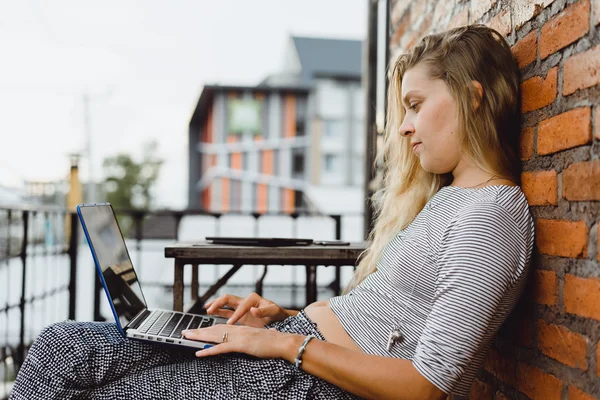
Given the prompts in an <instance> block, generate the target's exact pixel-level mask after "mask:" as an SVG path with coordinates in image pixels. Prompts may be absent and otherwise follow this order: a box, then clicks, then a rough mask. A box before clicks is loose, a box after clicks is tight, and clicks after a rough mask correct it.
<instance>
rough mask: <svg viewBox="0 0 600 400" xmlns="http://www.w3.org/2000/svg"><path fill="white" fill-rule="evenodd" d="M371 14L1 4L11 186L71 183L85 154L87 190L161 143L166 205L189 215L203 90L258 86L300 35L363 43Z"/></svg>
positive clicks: (262, 3)
mask: <svg viewBox="0 0 600 400" xmlns="http://www.w3.org/2000/svg"><path fill="white" fill-rule="evenodd" d="M367 4H368V1H367V0H296V1H291V0H238V1H235V0H171V1H166V0H160V1H159V0H143V1H132V0H118V1H114V0H103V1H91V0H89V1H88V0H46V1H43V0H19V1H17V0H14V1H11V0H0V54H1V55H2V56H1V58H2V61H1V62H0V110H1V111H0V137H2V145H1V146H0V185H3V186H8V187H19V186H21V185H22V183H23V181H25V180H29V181H54V180H62V179H66V177H67V175H68V171H69V166H70V161H69V154H71V153H82V154H83V155H84V156H85V158H82V159H81V162H80V172H81V176H82V179H83V180H87V179H88V177H89V176H90V174H91V176H92V177H93V178H95V180H101V179H102V177H103V171H102V160H103V159H104V158H105V157H108V156H112V155H115V154H117V153H119V152H126V153H129V154H131V155H132V156H134V157H140V156H141V149H142V145H143V143H144V142H146V141H149V140H156V141H158V143H159V152H158V155H159V157H161V158H162V159H163V160H164V161H165V163H164V165H163V167H162V170H161V174H160V176H159V179H158V182H157V186H156V190H155V193H156V201H155V206H156V207H168V208H176V209H177V208H185V206H186V200H187V145H188V144H187V128H188V123H189V119H190V117H191V114H192V112H193V110H194V108H195V106H196V103H197V101H198V98H199V96H200V93H201V91H202V87H203V85H205V84H240V85H254V84H257V83H258V82H259V81H260V80H262V78H264V77H265V76H266V75H268V74H270V73H273V72H276V71H277V70H278V69H279V68H280V67H281V64H282V61H283V53H284V49H285V47H286V45H287V43H288V40H289V36H290V35H300V36H315V37H331V38H347V39H358V40H363V39H364V38H365V37H366V31H367ZM85 97H87V98H88V102H87V104H88V107H87V110H88V112H87V113H86V111H85V110H86V107H85V105H84V104H85V103H86V102H85V101H84V98H85ZM86 115H87V116H88V118H87V123H86V117H85V116H86ZM86 127H87V128H86ZM88 138H89V143H88ZM88 148H89V149H90V150H91V151H90V152H89V157H88V154H87V153H86V149H88ZM88 158H89V160H90V161H91V163H88ZM90 167H91V168H90Z"/></svg>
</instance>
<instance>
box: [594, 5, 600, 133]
mask: <svg viewBox="0 0 600 400" xmlns="http://www.w3.org/2000/svg"><path fill="white" fill-rule="evenodd" d="M598 2H600V0H598ZM598 6H599V7H600V4H598ZM595 110H596V111H595V113H596V118H594V136H595V137H596V139H598V140H600V107H596V108H595Z"/></svg>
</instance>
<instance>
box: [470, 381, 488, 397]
mask: <svg viewBox="0 0 600 400" xmlns="http://www.w3.org/2000/svg"><path fill="white" fill-rule="evenodd" d="M469 400H492V388H491V386H490V385H488V384H487V383H484V382H481V381H480V380H479V379H475V380H474V381H473V385H472V386H471V392H470V393H469Z"/></svg>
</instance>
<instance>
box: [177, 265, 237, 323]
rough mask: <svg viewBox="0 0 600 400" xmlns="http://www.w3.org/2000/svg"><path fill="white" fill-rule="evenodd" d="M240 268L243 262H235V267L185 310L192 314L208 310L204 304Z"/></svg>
mask: <svg viewBox="0 0 600 400" xmlns="http://www.w3.org/2000/svg"><path fill="white" fill-rule="evenodd" d="M240 268H242V264H234V265H233V267H231V269H230V270H229V271H227V273H225V275H223V276H222V277H221V278H220V279H219V280H218V281H217V282H215V284H214V285H212V286H211V287H209V288H208V290H207V291H206V293H204V294H203V295H202V296H201V297H199V298H198V299H197V300H196V301H195V302H194V303H193V304H192V306H191V307H190V308H189V309H188V310H185V312H188V313H191V314H203V313H204V312H205V311H206V310H205V309H204V304H206V302H207V301H208V299H210V298H211V297H212V296H213V295H214V294H215V293H217V291H218V290H219V289H220V288H222V287H223V286H225V284H227V281H228V280H229V278H231V277H232V276H233V274H235V273H236V272H237V271H238V270H239V269H240Z"/></svg>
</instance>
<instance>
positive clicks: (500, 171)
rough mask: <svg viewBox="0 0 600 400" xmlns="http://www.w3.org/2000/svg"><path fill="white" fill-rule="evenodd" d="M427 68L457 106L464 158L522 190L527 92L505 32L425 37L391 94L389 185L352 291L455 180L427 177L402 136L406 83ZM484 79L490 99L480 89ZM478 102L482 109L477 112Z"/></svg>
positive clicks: (476, 29) (378, 196) (396, 70)
mask: <svg viewBox="0 0 600 400" xmlns="http://www.w3.org/2000/svg"><path fill="white" fill-rule="evenodd" d="M416 65H423V66H425V67H426V69H427V71H428V76H429V78H431V79H442V80H443V81H444V82H445V83H446V84H447V85H448V88H449V90H450V93H451V94H452V97H453V98H454V101H455V102H456V104H457V109H458V130H459V135H460V137H461V143H462V154H466V155H467V156H469V157H470V159H471V160H472V161H473V163H474V164H475V165H476V166H477V167H479V168H481V169H483V170H484V171H487V172H490V173H493V174H496V175H500V176H502V177H504V178H507V179H510V180H512V181H514V182H517V183H519V184H520V176H521V162H520V158H519V151H518V149H519V135H520V125H521V93H520V82H521V78H520V73H519V68H518V66H517V64H516V62H515V60H514V58H513V56H512V53H511V51H510V46H509V45H508V44H507V43H506V41H505V39H504V37H503V36H502V35H501V34H500V33H498V32H497V31H495V30H493V29H491V28H488V27H486V26H484V25H470V26H463V27H460V28H455V29H452V30H449V31H446V32H441V33H436V34H431V35H428V36H425V37H424V38H423V39H421V41H420V42H419V43H418V44H417V45H416V46H415V47H413V48H412V49H410V50H409V51H408V52H407V53H405V54H402V55H400V56H399V57H398V59H397V61H396V63H395V65H394V67H393V70H392V73H391V79H390V84H389V88H388V110H387V121H386V129H385V134H384V141H383V154H382V155H383V158H384V168H383V187H382V188H381V189H379V190H378V191H377V192H375V194H374V195H373V197H372V199H371V201H372V203H373V206H374V218H375V224H374V228H373V230H372V231H371V232H369V237H368V239H369V240H371V241H372V243H371V245H370V246H369V248H368V249H367V250H365V252H363V254H361V257H360V259H359V260H360V261H359V264H358V268H357V269H356V272H355V274H354V276H353V278H352V280H351V281H350V283H349V284H348V286H347V287H346V289H345V290H344V293H348V292H349V291H350V290H352V289H353V288H354V287H356V286H357V285H358V284H359V283H361V282H362V281H363V280H364V279H365V278H366V277H367V276H368V275H369V274H371V273H372V272H375V271H376V270H377V262H378V260H379V257H380V256H381V253H382V251H383V249H384V247H385V245H386V244H387V243H388V242H389V241H390V240H391V239H392V238H393V237H394V236H395V235H396V234H397V233H398V231H400V230H402V229H404V228H406V226H407V225H409V224H410V223H411V222H412V221H413V219H414V218H415V217H416V215H417V214H418V213H419V212H420V211H421V210H422V209H423V207H424V206H425V204H427V202H428V201H429V199H431V197H433V195H435V194H436V193H437V191H438V190H439V189H440V188H441V187H443V186H446V185H448V184H450V183H451V181H452V174H451V173H450V172H448V173H446V174H442V175H440V174H434V173H430V172H427V171H425V170H424V169H423V168H422V167H421V165H420V161H419V158H418V157H417V156H416V155H415V154H414V152H413V151H412V149H411V146H410V143H409V141H408V140H406V139H405V138H401V137H400V133H399V127H400V125H401V123H402V120H403V119H404V113H405V112H404V109H403V107H402V101H401V99H402V93H401V88H402V77H403V76H404V74H405V73H406V71H408V70H409V69H411V68H413V67H415V66H416ZM473 81H477V82H479V83H480V84H481V86H482V88H483V96H481V97H480V96H479V92H478V91H477V89H476V87H475V86H474V85H473ZM474 104H478V106H477V107H473V105H474Z"/></svg>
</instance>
